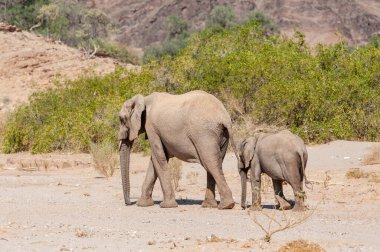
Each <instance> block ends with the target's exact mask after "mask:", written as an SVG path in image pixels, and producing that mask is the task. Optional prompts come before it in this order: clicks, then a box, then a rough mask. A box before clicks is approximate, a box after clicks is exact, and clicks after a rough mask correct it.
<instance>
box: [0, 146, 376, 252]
mask: <svg viewBox="0 0 380 252" xmlns="http://www.w3.org/2000/svg"><path fill="white" fill-rule="evenodd" d="M373 145H377V146H380V143H366V142H347V141H335V142H332V143H330V144H326V145H318V146H311V147H308V151H309V163H308V165H307V169H306V174H307V175H308V178H309V179H310V180H312V181H314V182H315V183H314V189H313V190H306V193H307V196H308V198H307V205H309V207H310V208H312V209H314V208H316V210H315V212H314V213H313V215H312V216H311V217H310V218H309V219H308V220H306V221H305V223H303V224H301V225H299V226H297V227H295V228H293V229H290V230H286V231H284V232H280V233H277V234H274V235H273V237H272V240H271V242H270V243H266V242H264V241H263V240H262V239H261V238H262V237H263V236H264V233H263V232H262V231H261V230H260V229H259V227H258V226H257V225H255V224H254V223H253V221H252V219H251V218H250V216H249V215H248V211H247V210H241V208H240V205H239V204H237V205H236V206H235V208H234V209H233V210H225V211H220V210H217V209H203V208H201V207H200V204H201V201H202V199H203V195H204V188H205V184H206V173H205V171H204V170H203V168H202V167H200V166H199V165H195V164H185V165H184V167H183V172H182V179H181V180H180V188H181V190H180V191H179V192H177V193H176V198H177V200H178V203H179V207H178V208H175V209H161V208H159V206H158V204H156V205H155V206H153V207H148V208H140V207H137V206H136V205H133V206H128V207H126V206H124V204H123V196H122V190H121V182H120V174H119V171H116V175H114V177H112V178H109V179H106V178H102V177H99V175H98V174H97V173H96V172H95V171H94V169H93V168H92V166H91V164H90V163H91V159H90V157H89V155H86V154H79V155H53V156H51V157H49V155H38V156H33V157H30V156H29V155H28V154H22V153H21V154H16V155H3V154H1V155H0V191H1V196H0V248H1V249H0V250H1V251H71V250H73V251H82V250H83V251H115V250H117V249H119V250H122V251H162V250H164V251H168V250H180V251H221V250H224V251H230V250H238V251H240V250H242V251H257V250H265V251H275V250H277V249H278V248H279V247H280V246H281V245H283V244H284V243H286V242H288V241H292V240H297V239H305V240H309V241H313V242H315V243H318V244H319V245H320V246H322V247H323V248H325V249H326V250H327V251H378V249H379V247H380V240H379V239H378V238H377V236H378V234H379V232H380V215H379V213H380V183H379V182H377V183H376V182H370V180H371V179H369V178H360V179H347V178H346V177H345V174H346V172H347V171H348V169H350V168H358V167H360V168H361V169H362V170H363V171H365V172H375V174H377V175H378V178H379V177H380V170H379V169H380V165H368V166H362V165H361V161H360V159H362V158H363V157H364V155H365V153H366V152H367V151H368V150H367V148H368V147H370V146H373ZM31 158H32V159H33V158H34V159H45V160H46V159H49V158H50V160H68V163H71V164H79V161H80V164H81V165H74V166H70V165H66V166H62V167H59V165H57V166H54V165H51V166H49V167H48V168H47V171H44V170H41V169H40V170H38V169H37V168H36V169H27V166H25V167H26V168H25V167H24V168H22V167H21V166H20V165H19V166H17V165H16V164H17V160H21V159H31ZM7 160H8V162H7ZM9 160H13V161H9ZM58 163H59V162H58ZM147 164H148V157H143V156H141V155H138V154H135V155H132V163H131V168H132V175H131V177H132V188H131V194H132V200H133V201H135V200H137V197H138V196H139V194H140V188H141V184H142V179H143V177H144V174H145V170H146V167H147ZM65 167H66V168H65ZM22 169H24V170H22ZM26 170H34V171H26ZM224 171H225V174H226V179H227V182H228V184H229V185H230V187H231V189H232V191H233V195H234V197H235V200H236V202H239V201H240V200H239V197H240V179H239V176H238V173H237V171H236V160H235V157H234V156H233V154H231V153H228V154H227V157H226V160H225V162H224ZM191 172H197V173H198V175H192V176H191V175H188V174H190V173H191ZM326 172H327V175H328V176H329V177H331V180H328V179H326V178H327V177H326ZM285 190H286V192H285V193H286V196H287V197H288V198H292V195H291V190H290V188H289V186H285ZM249 195H250V194H249ZM161 197H162V194H161V189H160V187H159V183H157V184H156V187H155V191H154V199H155V200H157V201H160V200H161ZM262 197H263V204H264V206H265V209H264V212H265V213H268V214H273V213H275V212H276V213H281V212H280V211H278V210H273V209H272V206H273V204H274V197H273V191H272V189H271V188H268V190H267V191H266V192H265V193H263V194H262ZM248 199H250V197H248ZM157 203H158V202H157ZM310 211H311V210H309V211H308V212H310ZM254 214H256V215H257V216H258V218H261V219H263V215H262V213H257V212H255V213H254ZM279 216H280V215H279ZM286 216H288V217H289V218H296V219H297V218H299V216H300V214H299V213H293V212H292V211H286ZM278 218H279V219H278V220H279V221H281V218H280V217H278ZM212 235H214V236H212ZM211 236H212V237H211Z"/></svg>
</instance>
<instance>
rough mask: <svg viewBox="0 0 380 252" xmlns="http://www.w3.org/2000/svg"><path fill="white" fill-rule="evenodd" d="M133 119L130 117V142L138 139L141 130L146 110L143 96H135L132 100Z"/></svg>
mask: <svg viewBox="0 0 380 252" xmlns="http://www.w3.org/2000/svg"><path fill="white" fill-rule="evenodd" d="M131 101H132V105H131V109H132V110H131V117H130V122H131V125H130V129H129V140H130V141H133V140H135V139H136V138H137V136H138V134H139V130H140V128H141V114H142V112H143V111H144V110H145V102H144V97H143V96H142V95H135V96H134V97H132V99H131Z"/></svg>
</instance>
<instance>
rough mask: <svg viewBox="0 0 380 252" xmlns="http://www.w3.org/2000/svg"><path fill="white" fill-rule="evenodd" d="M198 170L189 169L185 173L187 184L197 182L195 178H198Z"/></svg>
mask: <svg viewBox="0 0 380 252" xmlns="http://www.w3.org/2000/svg"><path fill="white" fill-rule="evenodd" d="M198 175H199V174H198V172H196V171H191V172H189V173H188V174H187V175H186V179H187V184H188V185H195V184H196V183H197V178H198Z"/></svg>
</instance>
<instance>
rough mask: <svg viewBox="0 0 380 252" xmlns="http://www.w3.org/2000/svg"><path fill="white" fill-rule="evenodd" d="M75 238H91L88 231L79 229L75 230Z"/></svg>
mask: <svg viewBox="0 0 380 252" xmlns="http://www.w3.org/2000/svg"><path fill="white" fill-rule="evenodd" d="M75 236H77V237H79V238H88V237H90V234H89V233H88V232H87V231H86V230H83V229H80V228H77V229H75Z"/></svg>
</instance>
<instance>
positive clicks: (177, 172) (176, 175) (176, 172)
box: [168, 158, 182, 191]
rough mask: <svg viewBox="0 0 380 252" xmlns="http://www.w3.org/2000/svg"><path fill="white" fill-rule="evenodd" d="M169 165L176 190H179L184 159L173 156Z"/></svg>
mask: <svg viewBox="0 0 380 252" xmlns="http://www.w3.org/2000/svg"><path fill="white" fill-rule="evenodd" d="M168 167H169V173H170V177H171V181H172V185H173V187H174V190H176V191H178V190H179V180H180V179H181V178H182V161H181V160H179V159H178V158H171V159H170V160H169V163H168Z"/></svg>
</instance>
